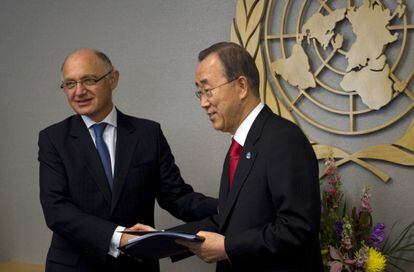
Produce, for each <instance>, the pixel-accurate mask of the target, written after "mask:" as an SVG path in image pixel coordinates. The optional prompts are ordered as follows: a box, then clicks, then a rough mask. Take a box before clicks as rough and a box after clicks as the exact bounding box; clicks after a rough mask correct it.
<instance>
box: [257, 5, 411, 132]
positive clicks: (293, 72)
mask: <svg viewBox="0 0 414 272" xmlns="http://www.w3.org/2000/svg"><path fill="white" fill-rule="evenodd" d="M384 2H387V5H385V4H384ZM408 15H409V13H408V7H407V5H406V4H405V3H404V1H402V0H395V1H391V0H390V1H379V0H361V1H322V0H321V1H269V3H268V6H267V12H266V14H265V17H264V18H265V19H264V20H265V22H264V25H265V26H264V35H263V39H264V45H265V50H264V51H265V52H264V55H265V58H266V62H267V66H268V69H269V70H270V73H269V74H271V75H270V76H271V77H272V78H273V81H272V82H273V83H274V84H275V85H276V86H277V89H278V90H279V91H280V93H281V95H282V96H283V98H284V100H285V102H286V103H287V106H288V108H289V109H290V110H292V111H294V112H295V113H297V114H298V115H299V116H300V117H302V118H303V119H304V120H306V121H307V122H309V123H310V124H312V125H313V126H315V127H317V128H319V129H322V130H325V131H328V132H331V133H335V134H342V135H359V134H366V133H371V132H375V131H379V130H381V129H383V128H386V127H388V126H390V125H391V124H393V123H395V122H397V121H398V120H400V119H401V118H402V117H404V116H405V115H407V114H408V113H409V112H410V111H411V110H412V109H413V107H414V94H413V93H412V91H411V90H410V89H412V88H413V84H411V79H412V78H413V76H414V69H412V61H408V59H409V58H411V59H413V57H414V50H413V48H414V47H413V45H412V44H410V39H409V38H410V36H409V34H410V33H409V30H411V29H413V28H414V26H413V25H410V23H409V16H408ZM411 43H412V41H411ZM410 65H411V67H410ZM407 70H409V72H408V73H407V72H406V71H407ZM402 71H404V72H402ZM315 112H316V113H319V114H318V116H325V114H329V115H330V117H329V118H319V119H318V120H316V119H315V118H313V117H312V114H314V113H315ZM377 112H378V113H379V112H381V118H376V120H375V121H369V120H368V119H369V118H372V117H373V116H374V114H373V113H377ZM374 119H375V118H374ZM378 119H379V120H378ZM367 120H368V121H367Z"/></svg>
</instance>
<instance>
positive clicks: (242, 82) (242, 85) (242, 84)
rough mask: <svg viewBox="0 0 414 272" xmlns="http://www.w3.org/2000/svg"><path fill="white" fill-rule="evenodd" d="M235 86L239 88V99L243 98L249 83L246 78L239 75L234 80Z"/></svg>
mask: <svg viewBox="0 0 414 272" xmlns="http://www.w3.org/2000/svg"><path fill="white" fill-rule="evenodd" d="M236 84H237V87H238V88H239V90H240V92H239V95H240V99H245V98H246V97H247V94H248V92H249V83H248V82H247V78H246V77H245V76H240V77H239V78H238V79H237V80H236Z"/></svg>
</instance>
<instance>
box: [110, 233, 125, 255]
mask: <svg viewBox="0 0 414 272" xmlns="http://www.w3.org/2000/svg"><path fill="white" fill-rule="evenodd" d="M124 230H125V227H121V226H118V227H116V229H115V231H114V234H113V235H112V239H111V244H110V245H109V251H108V254H109V255H111V256H112V257H115V258H116V257H118V256H119V249H118V247H119V243H120V242H121V237H122V233H121V231H124Z"/></svg>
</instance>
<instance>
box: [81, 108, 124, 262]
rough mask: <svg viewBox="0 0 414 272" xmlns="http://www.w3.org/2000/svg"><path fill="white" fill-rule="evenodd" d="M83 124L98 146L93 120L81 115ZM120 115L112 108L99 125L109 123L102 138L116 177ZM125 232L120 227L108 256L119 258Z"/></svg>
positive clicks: (112, 241)
mask: <svg viewBox="0 0 414 272" xmlns="http://www.w3.org/2000/svg"><path fill="white" fill-rule="evenodd" d="M81 117H82V120H83V122H85V125H86V127H87V128H88V130H89V134H90V135H91V137H92V140H93V142H94V144H95V146H96V140H95V138H96V137H95V133H94V131H93V128H92V126H93V125H94V124H96V122H95V121H93V120H92V119H91V118H89V117H88V116H85V115H81ZM117 117H118V113H117V111H116V109H115V107H113V108H112V111H111V112H110V113H109V114H108V115H107V116H106V117H105V119H103V120H102V121H101V122H99V123H107V125H106V127H105V130H104V132H103V135H102V138H103V140H104V142H105V144H106V146H107V147H108V151H109V156H110V157H111V169H112V176H114V169H115V153H116V127H117V120H118V118H117ZM123 230H125V227H121V226H118V227H117V228H116V229H115V231H114V234H113V235H112V239H111V243H110V245H109V251H108V254H109V255H111V256H113V257H118V255H119V250H118V246H119V243H120V241H121V237H122V233H120V231H123Z"/></svg>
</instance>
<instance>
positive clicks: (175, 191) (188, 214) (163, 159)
mask: <svg viewBox="0 0 414 272" xmlns="http://www.w3.org/2000/svg"><path fill="white" fill-rule="evenodd" d="M158 131H159V133H158V147H159V150H158V159H159V162H158V163H159V176H160V181H159V190H157V191H158V194H157V200H158V203H159V204H160V206H161V207H162V208H163V209H166V210H167V211H169V212H170V213H171V214H172V215H174V216H175V217H177V218H179V219H181V220H184V221H186V222H189V221H195V220H200V219H203V218H206V217H208V216H210V215H213V214H216V213H217V205H218V200H217V199H215V198H211V197H207V196H205V195H203V194H201V193H196V192H194V190H193V188H192V187H191V186H190V185H188V184H186V183H185V182H184V180H183V179H182V178H181V174H180V170H179V169H178V167H177V165H176V164H175V160H174V156H173V155H172V153H171V149H170V147H169V145H168V143H167V140H166V139H165V137H164V135H163V133H162V131H161V128H160V127H158Z"/></svg>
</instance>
